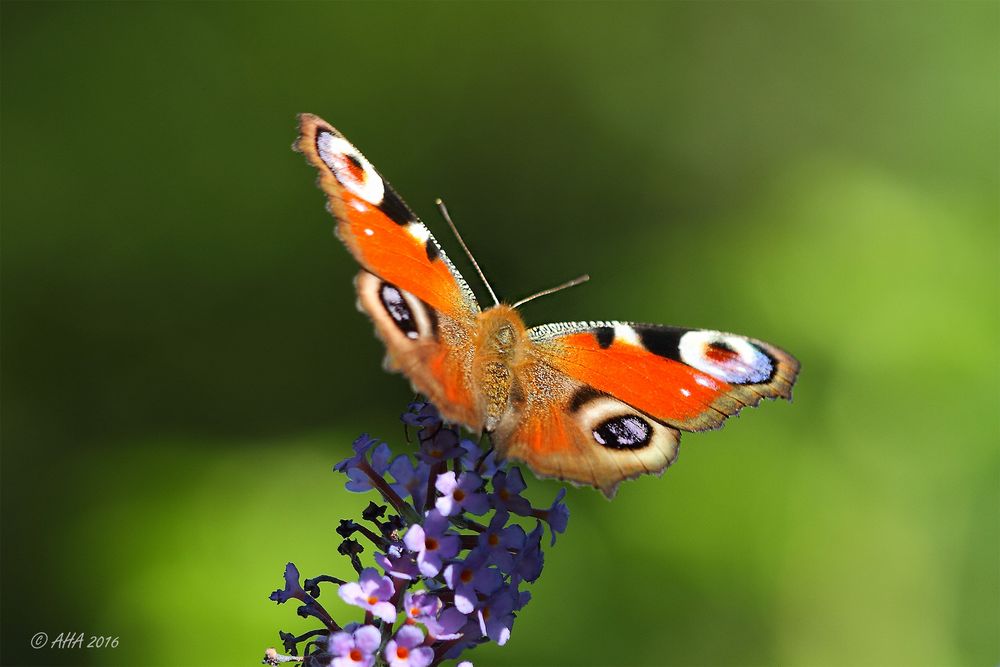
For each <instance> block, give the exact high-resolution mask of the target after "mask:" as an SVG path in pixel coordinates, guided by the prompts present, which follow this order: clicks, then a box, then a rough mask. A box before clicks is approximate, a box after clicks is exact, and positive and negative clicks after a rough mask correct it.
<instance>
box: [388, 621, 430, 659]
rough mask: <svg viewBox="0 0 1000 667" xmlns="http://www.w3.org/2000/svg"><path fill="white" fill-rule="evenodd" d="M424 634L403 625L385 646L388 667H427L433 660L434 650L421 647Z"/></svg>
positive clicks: (418, 629)
mask: <svg viewBox="0 0 1000 667" xmlns="http://www.w3.org/2000/svg"><path fill="white" fill-rule="evenodd" d="M423 641H424V633H423V632H421V631H420V628H417V627H414V626H412V625H404V626H403V627H401V628H400V629H399V632H397V633H396V636H395V637H393V638H392V639H390V640H389V643H388V644H386V645H385V657H386V659H387V660H388V661H389V667H427V665H429V664H431V661H432V660H434V650H433V649H431V648H429V647H427V646H421V645H420V644H422V643H423Z"/></svg>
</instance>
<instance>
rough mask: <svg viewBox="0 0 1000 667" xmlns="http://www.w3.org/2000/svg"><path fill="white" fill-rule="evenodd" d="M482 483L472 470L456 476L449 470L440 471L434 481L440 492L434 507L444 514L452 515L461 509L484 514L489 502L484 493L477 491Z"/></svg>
mask: <svg viewBox="0 0 1000 667" xmlns="http://www.w3.org/2000/svg"><path fill="white" fill-rule="evenodd" d="M482 485H483V480H482V478H481V477H480V476H479V475H477V474H476V473H473V472H463V473H462V474H461V475H458V477H457V478H456V476H455V473H453V472H451V471H450V470H449V471H448V472H445V473H442V474H440V475H438V477H437V480H436V481H435V483H434V486H435V487H436V488H437V490H438V492H439V493H440V494H441V497H440V498H438V499H437V503H436V504H435V507H437V509H438V511H439V512H441V514H443V515H445V516H454V515H455V514H458V513H459V512H461V511H463V510H464V511H466V512H469V513H470V514H477V515H478V514H485V513H486V512H487V510H489V508H490V503H489V500H487V498H486V494H485V493H480V492H479V489H480V487H482Z"/></svg>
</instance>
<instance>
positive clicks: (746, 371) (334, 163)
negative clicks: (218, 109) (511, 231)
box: [296, 114, 799, 496]
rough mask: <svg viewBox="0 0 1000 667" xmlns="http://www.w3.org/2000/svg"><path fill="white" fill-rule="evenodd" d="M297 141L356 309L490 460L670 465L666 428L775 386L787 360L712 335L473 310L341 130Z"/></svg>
mask: <svg viewBox="0 0 1000 667" xmlns="http://www.w3.org/2000/svg"><path fill="white" fill-rule="evenodd" d="M300 132H301V134H300V137H299V141H298V142H297V143H296V148H297V150H299V151H301V152H302V153H304V154H305V155H306V156H307V158H308V159H309V161H310V162H311V163H312V164H313V165H314V166H315V167H316V168H317V169H318V170H319V174H320V177H319V184H320V186H321V188H322V189H323V190H324V191H325V192H326V194H327V196H328V205H329V208H330V210H331V212H332V213H333V214H334V216H335V217H336V218H337V227H336V231H337V234H338V236H339V237H340V238H341V240H343V241H344V243H345V245H346V246H347V247H348V249H349V250H350V251H351V253H352V254H353V255H354V257H355V258H356V259H357V260H358V262H359V263H360V264H361V267H362V270H361V272H360V273H359V274H358V276H357V278H356V280H355V288H356V291H357V294H358V305H359V308H360V309H361V310H362V311H363V312H365V313H367V314H368V315H369V316H370V317H371V319H372V321H373V322H374V324H375V330H376V333H377V335H378V336H379V337H380V338H381V339H382V341H383V342H384V343H385V346H386V352H387V353H386V367H387V368H388V369H390V370H393V371H398V372H401V373H403V374H404V375H405V376H406V377H407V378H409V380H410V382H411V384H412V385H413V387H414V388H415V389H416V390H417V391H419V392H421V393H423V394H425V395H426V396H427V397H428V398H429V399H430V400H431V401H432V402H433V403H434V404H435V405H436V406H437V408H438V409H439V410H440V412H441V414H442V415H443V416H444V417H445V418H446V419H447V420H449V421H452V422H456V423H461V424H464V425H465V426H466V427H468V428H469V429H471V430H472V431H474V432H483V431H485V432H487V433H489V434H490V437H491V439H492V442H493V444H494V446H495V447H496V449H497V452H498V455H499V456H500V457H501V458H512V459H516V460H520V461H524V462H525V463H527V464H528V466H529V467H530V468H531V469H532V470H533V471H534V472H535V473H536V474H539V475H542V476H551V477H557V478H559V479H566V480H569V481H572V482H575V483H581V484H589V485H592V486H595V487H598V488H600V489H601V490H603V491H604V492H605V493H606V494H607V495H609V496H611V495H613V494H614V492H615V489H616V488H617V485H618V484H619V483H620V482H621V481H622V480H625V479H630V478H633V477H636V476H638V475H641V474H645V473H660V472H662V471H663V470H665V469H666V467H667V466H669V465H670V463H672V462H673V461H674V460H675V458H676V456H677V450H678V444H679V440H680V431H681V430H692V431H698V430H704V429H708V428H717V427H719V426H721V424H722V422H723V420H724V419H725V418H726V417H728V416H730V415H733V414H735V413H737V412H738V411H739V410H740V409H742V408H743V407H745V406H752V405H756V404H757V403H759V402H760V400H761V399H763V398H790V397H791V388H792V385H793V384H794V382H795V378H796V375H797V373H798V368H799V364H798V362H797V361H796V360H795V359H794V358H793V357H792V356H791V355H789V354H788V353H787V352H784V351H783V350H781V349H780V348H777V347H775V346H773V345H770V344H768V343H765V342H763V341H759V340H756V339H752V338H746V337H744V336H738V335H736V334H727V333H723V332H719V331H712V330H701V329H686V328H679V327H664V326H659V325H649V324H634V323H628V322H616V321H592V322H563V323H556V324H547V325H542V326H538V327H532V328H529V327H527V326H526V325H525V323H524V320H523V319H522V318H521V315H520V313H519V312H518V311H517V310H516V309H515V308H514V307H512V306H509V305H506V304H500V303H498V304H497V305H496V306H493V307H490V308H487V309H482V308H480V306H479V304H478V302H477V301H476V298H475V295H474V294H473V292H472V290H471V289H470V288H469V286H468V284H467V283H466V282H465V280H464V279H463V278H462V276H461V274H459V272H458V270H457V269H456V268H455V266H454V265H453V264H452V263H451V261H450V260H449V259H448V258H447V256H446V255H445V253H444V252H443V250H442V249H441V247H440V246H439V245H438V243H437V241H436V240H435V239H434V237H433V236H432V235H431V233H430V231H429V230H428V229H427V227H426V226H425V225H424V224H423V223H422V222H420V220H419V219H417V217H416V216H415V215H414V214H413V213H412V211H410V209H409V208H408V207H407V206H406V204H405V203H403V201H402V199H400V198H399V196H398V195H396V193H395V192H394V191H393V190H392V188H391V187H390V186H389V185H388V183H386V182H385V180H384V179H383V178H382V177H381V175H379V174H378V172H377V171H375V169H374V167H372V165H371V163H369V162H368V160H367V159H365V157H364V156H363V155H362V154H361V153H360V151H358V150H357V149H356V148H355V147H354V146H353V145H352V144H351V143H350V142H348V141H347V140H346V139H345V138H344V137H343V135H341V134H340V133H339V132H338V131H337V130H335V129H334V128H333V127H332V126H331V125H329V124H328V123H326V122H325V121H323V120H322V119H320V118H318V117H316V116H312V115H309V114H303V115H302V116H300Z"/></svg>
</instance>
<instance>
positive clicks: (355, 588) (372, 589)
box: [338, 567, 397, 623]
mask: <svg viewBox="0 0 1000 667" xmlns="http://www.w3.org/2000/svg"><path fill="white" fill-rule="evenodd" d="M394 592H395V590H394V588H393V585H392V579H390V578H389V577H383V576H382V575H380V574H379V573H378V570H376V569H375V568H373V567H369V568H366V569H365V570H364V572H362V573H361V580H360V581H359V582H358V583H354V582H348V583H346V584H342V585H341V586H340V589H339V590H338V593H339V594H340V597H341V599H342V600H343V601H344V602H346V603H347V604H353V605H354V606H356V607H361V608H362V609H364V610H366V611H370V612H371V613H372V614H374V615H375V616H376V617H378V618H381V619H382V620H383V621H385V622H386V623H393V622H395V620H396V615H397V611H396V605H394V604H392V603H391V602H389V598H391V597H392V594H393V593H394Z"/></svg>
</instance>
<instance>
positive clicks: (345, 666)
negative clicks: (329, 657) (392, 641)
mask: <svg viewBox="0 0 1000 667" xmlns="http://www.w3.org/2000/svg"><path fill="white" fill-rule="evenodd" d="M381 643H382V633H380V632H379V631H378V628H376V627H375V626H373V625H362V626H361V627H359V628H356V629H355V630H354V631H353V632H335V633H333V634H332V635H330V641H329V642H328V643H327V650H329V651H330V653H331V654H333V656H334V657H333V661H332V662H331V663H330V665H331V667H372V665H374V664H375V651H376V650H378V647H379V645H380V644H381Z"/></svg>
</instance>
